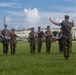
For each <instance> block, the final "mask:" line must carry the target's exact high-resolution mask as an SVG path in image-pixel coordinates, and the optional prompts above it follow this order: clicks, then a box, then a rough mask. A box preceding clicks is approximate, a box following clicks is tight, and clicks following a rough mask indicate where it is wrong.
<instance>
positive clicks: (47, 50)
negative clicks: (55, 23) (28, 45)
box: [45, 26, 53, 54]
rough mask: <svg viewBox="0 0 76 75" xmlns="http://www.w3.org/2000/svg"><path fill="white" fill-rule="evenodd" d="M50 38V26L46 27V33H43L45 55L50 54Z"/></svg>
mask: <svg viewBox="0 0 76 75" xmlns="http://www.w3.org/2000/svg"><path fill="white" fill-rule="evenodd" d="M52 36H53V33H52V32H51V30H50V26H47V31H45V44H46V53H47V54H50V48H51V43H52Z"/></svg>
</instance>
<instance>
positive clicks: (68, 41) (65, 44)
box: [63, 37, 72, 57]
mask: <svg viewBox="0 0 76 75" xmlns="http://www.w3.org/2000/svg"><path fill="white" fill-rule="evenodd" d="M71 48H72V39H71V37H67V38H63V50H64V57H69V53H70V50H71Z"/></svg>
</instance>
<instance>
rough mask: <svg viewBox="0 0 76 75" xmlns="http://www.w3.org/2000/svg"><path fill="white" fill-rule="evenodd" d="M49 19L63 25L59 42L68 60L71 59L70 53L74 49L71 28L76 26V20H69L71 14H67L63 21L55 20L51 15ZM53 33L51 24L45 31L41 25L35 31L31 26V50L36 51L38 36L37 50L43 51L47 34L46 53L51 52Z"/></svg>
mask: <svg viewBox="0 0 76 75" xmlns="http://www.w3.org/2000/svg"><path fill="white" fill-rule="evenodd" d="M49 20H50V21H51V22H52V23H53V24H55V25H58V26H61V28H60V32H59V33H58V42H59V50H60V52H63V54H64V57H65V59H66V60H68V59H69V56H70V53H71V51H72V33H71V29H72V27H73V26H74V21H73V20H72V22H69V16H68V15H65V16H64V20H62V22H61V23H57V22H54V21H53V20H52V19H51V17H49ZM53 35H54V34H53V33H52V32H51V30H50V26H47V30H46V31H45V33H43V32H42V31H40V27H38V32H36V33H35V32H34V28H31V32H30V33H29V42H30V52H31V53H32V54H34V53H35V50H36V41H35V40H36V38H37V50H38V53H41V47H42V41H43V39H42V37H43V36H45V45H46V53H47V54H50V49H51V43H52V37H53Z"/></svg>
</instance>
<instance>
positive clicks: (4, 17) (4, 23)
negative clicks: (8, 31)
mask: <svg viewBox="0 0 76 75" xmlns="http://www.w3.org/2000/svg"><path fill="white" fill-rule="evenodd" d="M5 24H6V17H5V16H4V25H5Z"/></svg>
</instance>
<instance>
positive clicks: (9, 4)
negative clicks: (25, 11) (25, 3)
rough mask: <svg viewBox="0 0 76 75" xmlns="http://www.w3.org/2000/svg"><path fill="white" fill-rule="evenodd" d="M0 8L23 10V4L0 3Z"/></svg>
mask: <svg viewBox="0 0 76 75" xmlns="http://www.w3.org/2000/svg"><path fill="white" fill-rule="evenodd" d="M0 7H12V8H22V4H21V3H1V2H0Z"/></svg>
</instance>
